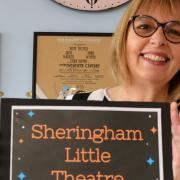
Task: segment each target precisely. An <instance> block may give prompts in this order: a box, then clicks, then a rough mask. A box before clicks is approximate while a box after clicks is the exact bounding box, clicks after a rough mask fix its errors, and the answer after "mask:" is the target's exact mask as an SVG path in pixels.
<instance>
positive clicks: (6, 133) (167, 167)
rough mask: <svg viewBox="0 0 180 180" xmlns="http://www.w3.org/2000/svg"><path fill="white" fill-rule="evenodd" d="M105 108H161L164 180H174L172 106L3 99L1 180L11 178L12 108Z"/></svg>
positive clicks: (0, 139)
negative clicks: (37, 106) (38, 106)
mask: <svg viewBox="0 0 180 180" xmlns="http://www.w3.org/2000/svg"><path fill="white" fill-rule="evenodd" d="M28 105H31V106H36V105H42V106H104V107H136V108H137V107H139V108H161V112H162V117H161V118H162V121H161V123H162V135H163V148H162V149H163V154H164V156H163V163H164V164H163V166H164V180H170V179H173V178H172V177H173V175H172V155H171V154H172V147H171V140H172V137H171V122H170V105H169V104H168V103H145V102H144V103H139V102H98V101H88V102H87V101H63V100H61V101H59V100H43V99H38V100H35V99H8V98H4V99H1V124H0V125H1V126H0V128H1V129H0V130H1V131H0V132H1V133H0V162H1V163H0V179H1V180H7V179H8V178H9V166H10V137H11V128H10V127H11V109H12V106H28Z"/></svg>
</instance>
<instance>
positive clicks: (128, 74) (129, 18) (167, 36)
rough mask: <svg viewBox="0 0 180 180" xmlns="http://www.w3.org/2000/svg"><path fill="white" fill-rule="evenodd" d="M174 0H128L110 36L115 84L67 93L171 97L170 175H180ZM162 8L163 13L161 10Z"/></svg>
mask: <svg viewBox="0 0 180 180" xmlns="http://www.w3.org/2000/svg"><path fill="white" fill-rule="evenodd" d="M179 11H180V1H179V0H133V1H132V2H131V4H130V5H129V7H128V10H127V11H126V13H125V14H124V16H123V18H122V20H121V23H120V24H119V26H118V29H117V31H116V33H115V36H114V52H113V60H112V69H113V72H114V75H115V77H116V78H117V80H118V82H119V83H118V84H119V85H118V86H116V87H112V88H107V89H99V90H97V91H94V92H92V93H88V94H76V95H75V96H74V97H73V98H72V99H88V100H109V101H149V102H173V103H171V120H172V134H173V140H172V146H173V175H174V179H175V180H180V116H179V115H178V110H177V103H176V102H177V101H178V99H179V98H180V13H179ZM164 12H165V13H164Z"/></svg>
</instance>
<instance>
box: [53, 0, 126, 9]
mask: <svg viewBox="0 0 180 180" xmlns="http://www.w3.org/2000/svg"><path fill="white" fill-rule="evenodd" d="M54 1H55V2H57V3H59V4H62V5H64V6H67V7H70V8H73V9H79V10H85V11H99V10H105V9H109V8H114V7H117V6H120V5H121V4H124V3H125V2H127V1H129V0H54Z"/></svg>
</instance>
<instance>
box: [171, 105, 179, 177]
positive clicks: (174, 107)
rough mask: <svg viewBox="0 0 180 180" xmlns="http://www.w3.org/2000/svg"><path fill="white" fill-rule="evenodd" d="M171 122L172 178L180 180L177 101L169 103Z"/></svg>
mask: <svg viewBox="0 0 180 180" xmlns="http://www.w3.org/2000/svg"><path fill="white" fill-rule="evenodd" d="M171 123H172V155H173V162H172V166H173V176H174V180H180V114H178V110H177V103H176V102H172V103H171Z"/></svg>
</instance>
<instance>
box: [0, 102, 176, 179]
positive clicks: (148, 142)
mask: <svg viewBox="0 0 180 180" xmlns="http://www.w3.org/2000/svg"><path fill="white" fill-rule="evenodd" d="M0 130H1V131H0V132H1V134H0V135H1V136H0V147H1V151H0V162H1V164H0V177H1V179H2V180H7V179H9V180H14V179H20V180H24V179H26V178H28V179H33V180H38V179H40V178H41V179H44V180H46V179H48V180H55V179H56V180H57V179H62V178H63V179H64V178H65V177H64V176H68V177H70V176H73V177H76V178H84V177H87V176H88V177H89V178H90V176H91V178H92V177H95V176H96V177H97V176H101V177H102V176H105V175H107V176H108V175H111V176H113V177H114V178H115V179H121V180H123V179H133V178H134V179H147V180H152V179H158V180H169V179H172V147H171V140H172V137H171V122H170V105H169V104H168V103H145V102H144V103H140V102H97V101H74V102H73V101H63V100H43V99H37V100H35V99H6V98H5V99H2V100H1V129H0ZM83 131H84V132H86V134H84V135H83V134H82V132H83ZM87 131H88V132H87ZM100 132H101V133H100ZM126 132H131V133H132V134H131V135H130V134H129V136H127V135H128V134H127V133H126ZM83 148H84V149H83ZM88 150H89V151H88ZM94 150H95V151H96V152H94ZM83 152H84V153H85V152H86V156H84V157H83V156H82V154H83ZM88 152H89V154H91V155H92V154H95V153H99V155H98V157H101V158H100V159H96V158H97V156H96V157H95V156H90V155H89V156H87V154H88ZM90 152H91V153H90ZM75 154H78V156H79V158H80V159H77V158H78V156H75ZM73 158H75V160H73Z"/></svg>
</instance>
